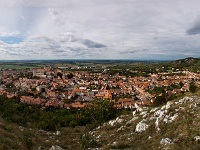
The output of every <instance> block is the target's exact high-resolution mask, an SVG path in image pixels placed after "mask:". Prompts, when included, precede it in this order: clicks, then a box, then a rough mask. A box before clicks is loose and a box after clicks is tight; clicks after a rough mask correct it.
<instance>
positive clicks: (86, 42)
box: [82, 39, 106, 48]
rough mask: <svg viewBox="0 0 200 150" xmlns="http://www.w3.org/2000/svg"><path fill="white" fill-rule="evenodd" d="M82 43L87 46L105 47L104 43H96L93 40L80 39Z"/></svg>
mask: <svg viewBox="0 0 200 150" xmlns="http://www.w3.org/2000/svg"><path fill="white" fill-rule="evenodd" d="M82 44H83V45H85V46H87V47H88V48H105V47H106V45H104V44H101V43H96V42H93V41H91V40H87V39H86V40H83V41H82Z"/></svg>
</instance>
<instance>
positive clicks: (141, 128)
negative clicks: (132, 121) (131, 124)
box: [135, 122, 149, 132]
mask: <svg viewBox="0 0 200 150" xmlns="http://www.w3.org/2000/svg"><path fill="white" fill-rule="evenodd" d="M148 127H149V126H148V124H146V123H144V122H139V123H138V124H137V125H136V128H135V132H143V131H145V130H146V129H147V128H148Z"/></svg>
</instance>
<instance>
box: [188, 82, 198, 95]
mask: <svg viewBox="0 0 200 150" xmlns="http://www.w3.org/2000/svg"><path fill="white" fill-rule="evenodd" d="M189 90H190V92H192V93H195V92H196V90H197V86H196V84H195V83H194V82H191V83H190V86H189Z"/></svg>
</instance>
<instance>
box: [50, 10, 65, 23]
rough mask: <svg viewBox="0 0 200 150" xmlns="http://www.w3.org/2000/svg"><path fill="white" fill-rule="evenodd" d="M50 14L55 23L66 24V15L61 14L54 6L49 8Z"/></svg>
mask: <svg viewBox="0 0 200 150" xmlns="http://www.w3.org/2000/svg"><path fill="white" fill-rule="evenodd" d="M48 11H49V14H50V16H51V18H52V20H53V22H54V24H55V25H59V26H61V25H64V24H65V16H64V15H62V14H59V13H58V12H57V11H56V10H54V9H53V8H49V9H48Z"/></svg>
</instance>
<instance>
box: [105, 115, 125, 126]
mask: <svg viewBox="0 0 200 150" xmlns="http://www.w3.org/2000/svg"><path fill="white" fill-rule="evenodd" d="M122 121H124V120H123V119H120V118H119V117H117V118H116V119H115V120H110V121H109V122H108V124H109V125H111V126H114V125H115V124H116V123H121V122H122Z"/></svg>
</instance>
